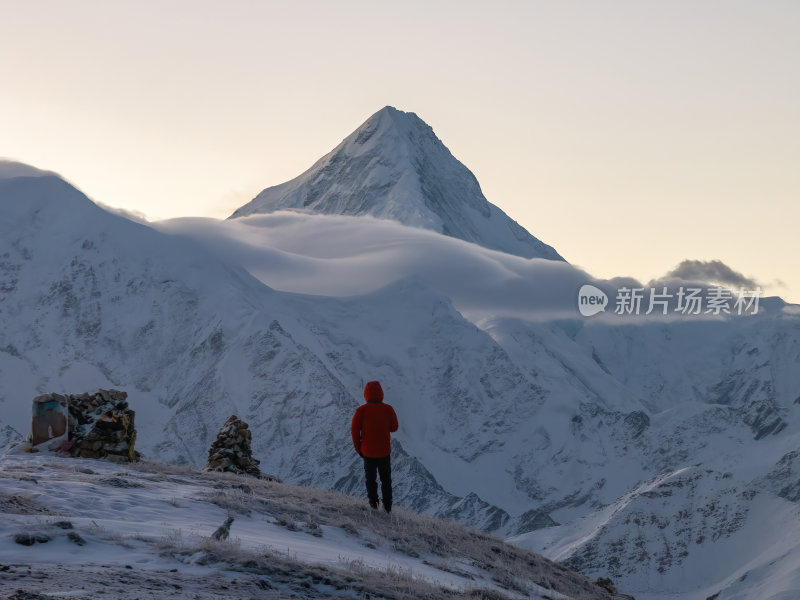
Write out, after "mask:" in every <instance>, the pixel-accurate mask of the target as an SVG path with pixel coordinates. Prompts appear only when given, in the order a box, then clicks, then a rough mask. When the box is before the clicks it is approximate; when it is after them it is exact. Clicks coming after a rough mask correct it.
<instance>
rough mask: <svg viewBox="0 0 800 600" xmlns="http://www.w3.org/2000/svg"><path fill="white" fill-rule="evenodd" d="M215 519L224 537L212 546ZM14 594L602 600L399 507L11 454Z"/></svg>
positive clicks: (1, 530) (519, 557)
mask: <svg viewBox="0 0 800 600" xmlns="http://www.w3.org/2000/svg"><path fill="white" fill-rule="evenodd" d="M228 516H233V517H234V521H233V523H232V525H231V528H230V537H229V539H228V540H227V541H224V540H222V541H217V540H214V539H213V538H212V534H213V533H214V531H215V530H216V529H217V528H218V527H219V526H220V525H221V524H222V523H223V522H224V521H225V519H226V518H227V517H228ZM520 566H522V567H523V568H520ZM543 586H547V587H543ZM551 588H552V589H551ZM16 589H24V590H26V591H28V592H35V593H40V594H46V595H47V596H48V597H83V596H89V597H91V596H92V594H93V593H94V592H96V591H97V590H98V589H104V590H105V593H106V596H105V597H115V598H121V597H124V598H129V597H131V598H132V597H147V596H150V597H159V594H162V593H164V590H169V595H170V597H186V598H195V597H201V598H206V597H215V596H216V597H220V596H224V597H229V598H238V597H251V596H252V595H258V597H273V596H269V595H266V596H263V594H264V593H265V591H269V592H271V593H273V594H274V595H275V596H274V597H301V598H323V597H347V598H353V597H366V594H371V595H372V597H374V598H379V597H385V598H400V597H418V598H423V597H424V598H447V597H450V598H454V597H463V596H468V597H473V598H480V597H483V595H486V597H487V598H488V597H491V598H505V597H508V598H534V599H538V598H551V599H552V600H567V599H568V598H586V599H590V598H597V599H598V600H599V599H602V598H606V597H607V595H606V594H605V593H604V592H603V590H601V589H600V588H597V587H596V586H594V585H593V584H591V583H589V581H588V580H587V579H586V578H583V577H581V576H579V575H576V574H574V573H571V572H568V571H566V570H565V569H563V568H561V567H559V566H557V565H554V564H553V563H550V562H548V561H546V560H545V559H543V558H541V557H539V556H537V555H534V554H532V553H528V552H524V551H521V550H518V549H516V548H514V547H512V546H506V545H505V544H503V543H502V542H500V541H499V540H496V539H493V538H490V537H488V536H486V535H484V534H478V533H476V532H473V531H470V530H466V529H464V528H462V527H461V526H458V525H455V524H453V523H446V522H441V521H436V520H434V519H430V518H426V517H420V516H418V515H414V514H413V513H409V512H408V511H404V510H402V509H398V510H396V511H395V512H393V513H392V514H391V515H387V514H385V513H383V512H378V511H373V510H372V509H370V508H368V507H367V506H366V504H365V503H363V502H357V501H355V500H353V499H351V498H348V497H346V496H342V495H340V494H336V493H333V492H325V491H321V490H314V489H308V488H301V487H298V486H291V485H288V484H282V483H277V482H267V481H261V480H255V479H252V478H248V477H239V476H235V475H230V474H218V473H200V472H197V471H194V470H192V469H188V468H176V467H170V466H169V465H163V464H159V463H141V464H135V465H130V466H120V465H113V464H111V463H107V462H105V461H92V460H81V459H71V458H61V457H57V456H54V455H51V454H46V455H42V454H39V455H30V454H24V453H22V454H10V455H5V456H3V457H2V458H0V592H6V593H8V592H11V591H13V590H16ZM559 591H563V592H565V593H564V594H562V593H559Z"/></svg>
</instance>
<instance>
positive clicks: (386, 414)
mask: <svg viewBox="0 0 800 600" xmlns="http://www.w3.org/2000/svg"><path fill="white" fill-rule="evenodd" d="M364 400H366V401H367V403H366V404H362V405H361V406H359V407H358V408H357V409H356V413H355V414H354V415H353V422H352V423H351V424H350V433H351V434H352V436H353V446H354V447H355V449H356V452H358V453H359V454H361V455H362V456H365V457H367V458H383V457H384V456H389V455H390V454H391V453H392V446H391V443H390V441H389V439H390V437H391V433H392V432H393V431H397V427H398V424H397V415H396V414H395V412H394V409H393V408H392V407H391V406H390V405H389V404H384V403H383V389H382V388H381V384H380V383H379V382H377V381H370V382H369V383H367V385H366V386H365V387H364Z"/></svg>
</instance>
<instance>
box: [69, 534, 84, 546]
mask: <svg viewBox="0 0 800 600" xmlns="http://www.w3.org/2000/svg"><path fill="white" fill-rule="evenodd" d="M67 538H68V539H69V541H70V542H72V543H74V544H77V545H78V546H85V545H86V540H85V539H83V538H82V537H81V536H80V535H78V534H77V533H76V532H75V531H70V532H69V533H68V534H67Z"/></svg>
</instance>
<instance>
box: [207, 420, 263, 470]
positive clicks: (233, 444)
mask: <svg viewBox="0 0 800 600" xmlns="http://www.w3.org/2000/svg"><path fill="white" fill-rule="evenodd" d="M252 438H253V434H252V432H251V431H250V427H249V426H248V425H247V423H245V422H244V421H242V420H241V419H240V418H239V417H237V416H236V415H231V416H230V417H229V418H228V420H227V421H225V423H224V424H223V425H222V427H221V428H220V430H219V433H218V434H217V439H216V440H214V443H212V444H211V448H209V449H208V463H206V470H207V471H229V472H231V473H238V474H240V475H252V476H253V477H259V478H267V477H264V475H263V474H262V473H261V470H260V469H259V468H258V465H259V461H258V460H257V459H255V458H253V451H252V449H251V448H250V443H251V442H252ZM270 479H271V478H270Z"/></svg>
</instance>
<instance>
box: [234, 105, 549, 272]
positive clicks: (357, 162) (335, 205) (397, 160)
mask: <svg viewBox="0 0 800 600" xmlns="http://www.w3.org/2000/svg"><path fill="white" fill-rule="evenodd" d="M278 210H300V211H307V212H312V213H318V214H334V215H353V216H362V215H370V216H373V217H377V218H380V219H390V220H394V221H397V222H399V223H403V224H405V225H409V226H412V227H420V228H423V229H430V230H432V231H436V232H438V233H443V234H445V235H449V236H452V237H455V238H458V239H462V240H465V241H468V242H473V243H476V244H479V245H481V246H485V247H487V248H492V249H495V250H501V251H503V252H508V253H510V254H516V255H518V256H523V257H525V258H533V257H537V258H547V259H552V260H563V259H562V258H561V256H559V254H558V253H557V252H556V251H555V250H554V249H553V248H551V247H550V246H548V245H546V244H544V243H542V242H541V241H539V240H538V239H536V238H535V237H533V236H532V235H531V234H530V233H528V232H527V231H526V230H525V229H524V228H523V227H521V226H520V225H519V224H518V223H517V222H516V221H514V220H512V219H511V218H510V217H508V215H506V214H505V213H504V212H503V211H502V210H500V209H499V208H498V207H496V206H495V205H493V204H490V203H489V202H488V201H487V200H486V198H485V197H484V195H483V192H481V188H480V185H479V184H478V180H477V179H476V178H475V176H474V175H473V174H472V173H471V172H470V170H469V169H467V167H465V166H464V165H463V164H462V163H461V162H459V161H458V160H457V159H456V158H455V157H454V156H453V155H452V154H451V153H450V151H449V150H448V149H447V148H446V147H445V145H444V144H443V143H442V142H441V141H440V140H439V138H437V137H436V134H435V133H434V132H433V129H431V127H430V126H429V125H427V124H426V123H425V122H424V121H423V120H422V119H420V118H419V117H418V116H417V115H416V114H414V113H406V112H403V111H399V110H397V109H396V108H393V107H391V106H387V107H384V108H382V109H381V110H379V111H378V112H377V113H375V114H374V115H372V116H371V117H370V118H369V119H367V121H366V122H364V123H363V124H362V125H361V126H360V127H359V128H358V129H356V130H355V131H354V132H353V133H352V134H350V135H349V136H348V137H347V138H345V139H344V140H343V141H342V142H341V143H340V144H339V145H338V146H337V147H336V148H334V149H333V150H332V151H331V152H330V153H328V154H326V155H325V156H323V157H322V158H321V159H319V160H318V161H317V162H316V163H314V165H312V166H311V168H309V169H308V170H307V171H306V172H305V173H303V174H301V175H299V176H298V177H296V178H295V179H292V180H291V181H288V182H286V183H283V184H281V185H277V186H274V187H270V188H267V189H266V190H264V191H263V192H261V193H260V194H258V195H257V196H256V197H255V198H254V199H253V200H252V201H250V202H249V203H248V204H246V205H244V206H242V207H241V208H239V209H238V210H237V211H236V212H234V213H233V215H231V218H233V219H236V218H240V217H245V216H248V215H253V214H262V213H271V212H275V211H278Z"/></svg>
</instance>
